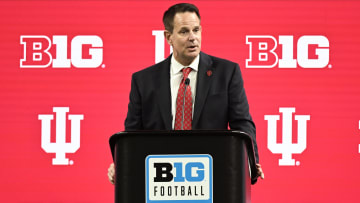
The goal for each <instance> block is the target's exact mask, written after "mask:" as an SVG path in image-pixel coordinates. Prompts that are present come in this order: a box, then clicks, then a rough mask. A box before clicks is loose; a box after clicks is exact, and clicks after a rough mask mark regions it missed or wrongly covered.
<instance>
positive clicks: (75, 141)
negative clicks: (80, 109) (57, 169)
mask: <svg viewBox="0 0 360 203" xmlns="http://www.w3.org/2000/svg"><path fill="white" fill-rule="evenodd" d="M53 112H54V113H55V114H56V142H53V143H52V142H51V141H50V138H51V121H52V120H53V119H54V115H53V114H40V115H39V117H38V118H39V120H41V148H42V149H43V150H44V151H45V152H47V153H55V158H53V160H52V164H53V165H69V164H70V165H72V164H73V163H74V162H73V161H72V160H71V161H69V159H67V158H66V157H65V155H66V153H75V152H76V151H77V150H78V149H79V148H80V121H81V120H83V119H84V115H82V114H76V115H75V114H69V115H68V116H67V117H68V119H69V120H70V121H71V142H66V114H67V113H68V112H69V107H53Z"/></svg>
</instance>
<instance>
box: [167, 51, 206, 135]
mask: <svg viewBox="0 0 360 203" xmlns="http://www.w3.org/2000/svg"><path fill="white" fill-rule="evenodd" d="M199 59H200V54H199V55H198V56H197V57H196V58H195V59H194V61H193V62H192V63H191V64H190V65H188V66H183V65H181V64H180V63H179V62H178V61H176V59H175V57H174V55H172V56H171V64H170V88H171V114H172V128H173V129H174V125H175V114H176V98H177V94H178V90H179V86H180V82H181V80H182V78H183V73H182V71H181V70H182V69H183V68H187V67H190V68H191V69H192V70H191V72H190V74H189V76H188V78H189V79H190V84H189V85H190V87H191V97H192V115H194V104H195V95H196V79H197V73H198V67H199Z"/></svg>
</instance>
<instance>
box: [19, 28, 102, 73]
mask: <svg viewBox="0 0 360 203" xmlns="http://www.w3.org/2000/svg"><path fill="white" fill-rule="evenodd" d="M20 44H21V45H23V46H22V48H23V58H22V59H20V68H47V67H50V66H51V67H53V68H70V67H71V65H72V66H73V67H76V68H97V67H99V66H100V65H101V66H102V67H103V68H104V67H105V65H104V64H102V62H103V41H102V39H101V38H100V37H99V36H96V35H78V36H75V37H74V38H73V39H72V40H71V43H68V36H66V35H53V36H52V40H51V39H50V38H49V37H48V36H45V35H22V36H20ZM52 45H55V46H52ZM68 46H69V49H68ZM52 47H55V48H53V49H52ZM68 50H70V54H68ZM68 55H69V56H68Z"/></svg>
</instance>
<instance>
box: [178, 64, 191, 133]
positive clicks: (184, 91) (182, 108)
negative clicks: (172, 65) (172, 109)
mask: <svg viewBox="0 0 360 203" xmlns="http://www.w3.org/2000/svg"><path fill="white" fill-rule="evenodd" d="M182 72H183V79H182V80H181V83H180V86H179V90H178V95H177V98H176V115H175V130H191V122H192V98H191V88H190V85H189V84H188V85H186V84H185V80H186V79H187V78H188V76H189V73H190V72H191V68H190V67H188V68H184V69H183V70H182ZM184 96H185V99H184Z"/></svg>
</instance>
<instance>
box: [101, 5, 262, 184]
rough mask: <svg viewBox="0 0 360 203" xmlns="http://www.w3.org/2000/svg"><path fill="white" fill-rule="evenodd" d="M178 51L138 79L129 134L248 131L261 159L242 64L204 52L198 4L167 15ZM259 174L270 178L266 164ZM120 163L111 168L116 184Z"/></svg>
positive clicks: (168, 31)
mask: <svg viewBox="0 0 360 203" xmlns="http://www.w3.org/2000/svg"><path fill="white" fill-rule="evenodd" d="M163 23H164V26H165V31H164V36H165V39H166V41H167V42H168V44H169V45H171V46H172V48H173V54H171V55H170V56H169V57H168V58H166V59H165V60H164V61H162V62H160V63H157V64H155V65H153V66H151V67H148V68H146V69H144V70H141V71H139V72H136V73H134V74H133V76H132V82H131V91H130V101H129V105H128V113H127V117H126V120H125V130H126V131H131V130H196V129H207V130H209V129H223V130H224V129H228V128H229V127H230V129H232V130H239V131H243V132H246V133H248V134H249V135H250V136H251V137H252V140H253V145H254V150H255V157H256V163H259V155H258V150H257V144H256V130H255V124H254V122H253V121H252V118H251V115H250V113H249V104H248V101H247V98H246V94H245V90H244V86H243V79H242V76H241V72H240V68H239V65H238V64H236V63H234V62H231V61H228V60H225V59H221V58H217V57H214V56H210V55H208V54H206V53H204V52H201V51H200V49H201V32H202V27H201V25H200V13H199V10H198V8H197V7H196V6H195V5H193V4H187V3H181V4H176V5H173V6H171V7H170V8H169V9H168V10H167V11H166V12H165V13H164V16H163ZM257 170H258V175H259V176H260V177H261V178H264V173H263V172H262V169H261V166H260V164H257ZM114 171H115V170H114V164H111V165H110V167H109V170H108V176H109V180H110V182H112V183H114V173H115V172H114Z"/></svg>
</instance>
